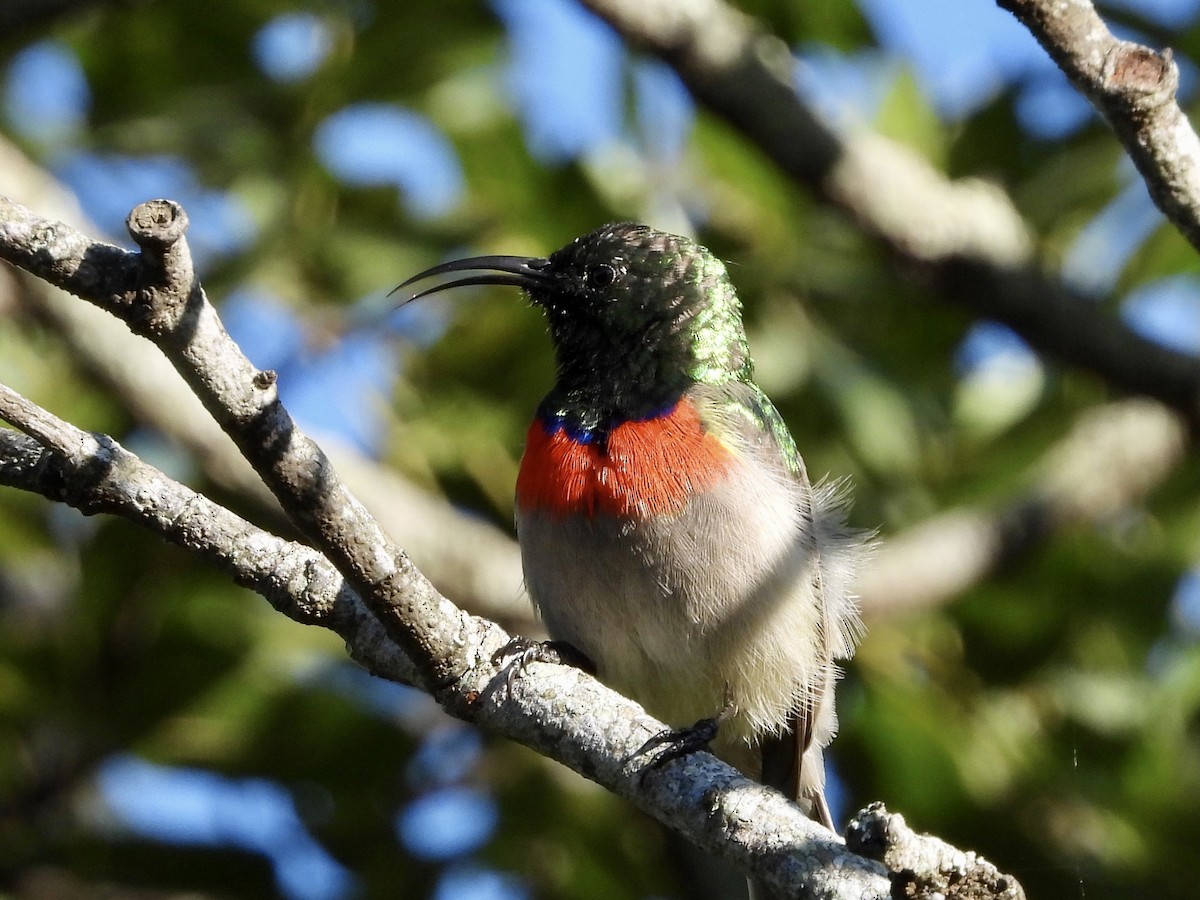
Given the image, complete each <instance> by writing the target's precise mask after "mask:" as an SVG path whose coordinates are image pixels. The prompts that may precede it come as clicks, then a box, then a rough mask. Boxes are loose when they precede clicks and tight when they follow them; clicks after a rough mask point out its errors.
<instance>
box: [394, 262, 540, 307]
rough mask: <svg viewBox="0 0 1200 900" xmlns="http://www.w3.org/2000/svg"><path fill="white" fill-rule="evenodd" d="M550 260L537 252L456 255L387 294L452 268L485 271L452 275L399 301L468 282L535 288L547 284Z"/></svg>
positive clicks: (452, 269)
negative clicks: (538, 255) (513, 254)
mask: <svg viewBox="0 0 1200 900" xmlns="http://www.w3.org/2000/svg"><path fill="white" fill-rule="evenodd" d="M549 265H550V260H548V259H543V258H541V257H537V256H472V257H470V258H469V259H455V260H451V261H450V262H445V263H442V264H440V265H437V266H433V267H431V268H428V269H426V270H425V271H424V272H418V273H417V274H416V275H414V276H413V277H412V278H409V279H407V280H406V281H403V282H401V283H400V284H398V285H396V286H395V287H394V288H392V289H391V290H390V291H389V292H388V296H389V297H390V296H391V295H392V294H394V293H396V291H399V290H402V289H403V288H406V287H408V286H409V285H410V284H412V283H413V282H416V281H421V280H423V279H425V278H432V277H434V276H435V275H447V274H449V273H451V272H472V271H475V272H480V271H482V272H486V273H488V274H483V275H468V276H466V277H465V278H453V279H451V280H450V281H444V282H442V283H441V284H435V285H434V286H433V287H429V288H425V289H424V290H423V291H417V292H416V293H415V294H412V295H411V296H409V297H408V298H407V299H405V300H404V301H403V303H401V305H402V306H403V305H404V303H410V302H411V301H413V300H416V299H418V298H420V297H427V296H428V295H430V294H436V293H437V292H438V291H444V290H447V289H448V288H455V287H464V286H466V285H470V284H505V285H509V286H511V287H519V288H524V289H525V290H527V291H529V290H534V289H535V288H539V287H545V286H547V285H549V284H550V282H551V279H550V275H549V274H548V273H547V272H546V269H547V267H548V266H549Z"/></svg>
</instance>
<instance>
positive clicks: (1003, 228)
mask: <svg viewBox="0 0 1200 900" xmlns="http://www.w3.org/2000/svg"><path fill="white" fill-rule="evenodd" d="M581 2H582V3H583V4H584V5H585V6H587V7H588V8H589V9H591V10H592V11H594V12H595V13H596V14H597V15H599V16H600V17H601V18H603V19H604V20H605V21H607V22H608V23H609V24H610V25H612V26H613V27H614V28H615V29H616V30H617V31H618V32H619V33H620V34H621V35H622V36H623V37H624V38H625V39H626V40H627V41H629V43H631V44H633V45H635V46H637V47H641V48H643V49H645V50H647V51H649V52H650V53H653V54H655V55H656V56H659V57H661V58H662V59H663V60H665V61H666V62H667V63H668V64H670V65H671V66H672V67H673V68H674V69H675V70H676V71H677V72H678V73H679V75H680V77H681V78H682V79H683V81H684V83H685V84H687V86H688V88H689V89H690V90H691V92H692V94H693V95H694V96H695V97H696V99H697V100H698V101H699V102H700V103H702V104H704V105H706V106H707V107H708V108H709V109H710V110H712V112H714V113H715V114H716V115H718V116H720V117H721V118H723V119H725V120H726V121H728V122H729V123H730V124H731V125H733V126H734V127H735V128H736V129H737V130H738V131H740V132H741V133H742V134H743V135H744V136H745V137H746V138H747V139H748V140H750V141H751V142H752V143H754V144H755V145H756V146H758V148H759V149H760V150H762V151H763V153H764V154H766V156H767V157H768V158H769V159H771V160H772V161H773V162H774V163H775V164H776V165H777V166H778V167H779V168H780V169H781V170H782V171H783V172H784V173H785V174H787V175H789V176H790V177H791V178H792V179H793V180H795V181H796V182H797V183H798V184H800V185H801V186H803V187H805V188H806V189H808V190H810V191H811V192H813V193H814V194H815V195H816V196H818V197H820V198H821V199H822V200H824V201H825V202H827V203H829V204H830V205H832V206H834V207H836V208H838V209H841V210H842V211H843V212H845V213H846V214H847V215H848V216H850V217H851V218H852V219H854V221H856V222H857V223H858V224H859V226H860V227H861V228H862V229H863V231H864V232H866V233H867V234H868V235H871V236H872V237H874V238H876V239H877V240H878V241H880V242H881V243H882V244H883V245H884V246H885V247H887V248H888V249H889V250H890V251H891V252H892V253H893V254H894V255H895V256H896V257H897V259H898V260H900V261H901V262H903V263H906V264H908V265H909V266H910V267H912V268H913V269H914V270H916V271H918V272H921V273H924V274H925V275H926V276H927V277H928V279H929V283H930V284H931V285H932V287H933V288H934V289H935V290H937V291H938V292H939V293H941V294H942V295H943V296H945V297H948V298H951V299H953V300H954V301H955V302H958V303H960V304H962V305H963V306H965V307H967V308H968V309H971V310H972V311H974V312H975V313H976V314H977V315H980V316H986V317H988V318H994V319H997V320H999V321H1002V322H1004V323H1006V324H1008V325H1009V326H1010V327H1012V328H1013V329H1014V330H1016V331H1017V332H1018V333H1019V334H1021V335H1022V336H1023V337H1024V338H1025V339H1026V340H1027V341H1029V342H1030V344H1032V345H1033V346H1034V347H1036V348H1038V349H1039V350H1042V351H1044V352H1045V353H1047V354H1049V355H1051V356H1055V357H1058V358H1059V359H1062V360H1063V361H1065V362H1067V363H1070V364H1073V365H1077V366H1080V367H1082V368H1084V369H1087V370H1089V371H1091V372H1094V373H1096V374H1097V375H1099V376H1100V377H1102V378H1103V379H1105V380H1106V381H1107V382H1108V383H1110V384H1111V385H1113V386H1114V387H1116V388H1118V389H1120V390H1124V391H1130V392H1133V393H1139V394H1144V395H1146V396H1148V397H1153V398H1155V399H1157V400H1159V401H1161V402H1162V403H1165V404H1166V405H1168V406H1170V407H1172V408H1173V409H1175V410H1177V411H1178V412H1180V413H1181V414H1182V415H1183V416H1184V417H1185V418H1186V419H1187V420H1188V422H1189V423H1191V424H1192V425H1193V426H1195V425H1200V361H1197V360H1195V359H1192V358H1190V357H1187V356H1184V355H1183V354H1180V353H1176V352H1175V351H1172V350H1169V349H1167V348H1165V347H1162V346H1160V345H1158V344H1155V343H1154V342H1152V341H1149V340H1147V339H1146V338H1143V337H1142V336H1141V335H1139V334H1137V333H1136V332H1134V331H1133V330H1132V329H1130V328H1129V327H1127V326H1126V325H1125V324H1124V323H1123V322H1121V321H1120V320H1119V319H1117V318H1116V317H1114V316H1111V315H1106V314H1104V313H1103V312H1102V311H1101V310H1100V309H1098V308H1097V306H1096V304H1095V303H1093V302H1092V301H1091V300H1089V299H1087V298H1086V297H1083V296H1081V295H1079V294H1076V293H1074V292H1072V291H1070V290H1068V289H1067V288H1065V287H1064V286H1063V285H1062V284H1060V283H1058V282H1055V281H1052V280H1050V279H1048V278H1047V277H1046V276H1045V275H1043V274H1042V273H1041V272H1040V271H1039V270H1038V269H1037V267H1036V264H1035V262H1034V260H1033V259H1032V241H1031V240H1030V238H1029V235H1028V233H1027V231H1026V228H1025V226H1024V223H1023V222H1022V220H1021V217H1020V215H1019V214H1018V213H1017V211H1016V210H1015V208H1014V207H1013V206H1012V203H1011V202H1010V201H1009V200H1008V198H1007V197H1006V196H1005V195H1004V194H1003V192H1001V191H1000V190H999V189H998V188H996V187H994V186H991V185H988V184H986V183H984V182H982V181H979V180H975V179H963V180H960V181H956V182H950V181H948V180H947V179H946V178H945V177H944V176H943V175H942V174H941V173H939V172H937V171H936V170H935V169H934V168H933V167H932V166H930V165H929V164H928V163H927V162H926V161H925V160H923V159H921V158H920V157H918V156H917V155H916V154H914V153H913V152H911V151H910V150H908V149H906V148H904V147H901V146H899V145H897V144H894V143H892V142H890V141H887V140H885V139H883V138H881V137H878V136H876V135H869V134H858V135H854V136H852V137H851V138H848V139H843V138H841V137H839V136H838V135H836V134H835V133H834V132H833V131H832V130H831V129H829V128H828V127H827V126H826V125H824V124H823V123H822V122H821V121H820V119H819V118H818V117H817V115H816V114H815V113H814V112H813V111H812V110H811V109H810V108H809V107H808V106H807V104H805V103H804V101H803V99H802V98H801V97H800V95H799V93H798V92H797V90H796V88H795V85H794V83H793V78H792V69H793V66H794V61H793V59H792V56H791V53H790V51H789V50H788V48H787V46H786V45H785V44H784V43H783V42H782V41H780V40H778V39H777V38H775V37H773V36H771V35H769V34H766V33H765V32H763V31H762V29H761V28H760V27H759V26H758V25H757V23H755V22H754V21H753V20H751V19H750V18H748V17H747V16H745V15H743V14H742V13H740V12H738V11H736V10H734V9H732V8H731V7H729V6H726V5H724V4H723V3H721V2H719V0H706V2H698V0H662V2H659V3H653V4H650V3H645V2H643V0H581Z"/></svg>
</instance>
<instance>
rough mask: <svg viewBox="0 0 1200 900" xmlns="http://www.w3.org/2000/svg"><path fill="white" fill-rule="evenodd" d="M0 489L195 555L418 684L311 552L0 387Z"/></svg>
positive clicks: (367, 661)
mask: <svg viewBox="0 0 1200 900" xmlns="http://www.w3.org/2000/svg"><path fill="white" fill-rule="evenodd" d="M0 419H3V420H4V421H6V422H8V423H9V424H11V425H13V426H15V427H17V428H19V429H20V430H21V431H23V432H25V434H26V435H29V437H24V436H22V435H20V434H17V433H16V432H14V431H10V430H9V429H7V428H4V429H0V484H3V485H6V486H8V487H14V488H18V489H20V490H24V491H30V492H32V493H37V494H41V495H42V496H43V497H46V498H47V499H49V500H54V501H56V502H59V503H65V504H67V505H68V506H72V507H74V508H75V509H78V510H79V511H80V512H82V513H84V514H85V515H94V514H96V513H109V514H112V515H117V516H121V517H122V518H125V519H128V520H129V521H131V522H135V523H137V524H139V525H142V526H143V527H145V528H148V529H149V530H150V531H153V532H154V533H155V534H157V535H159V536H160V537H162V538H164V539H165V540H168V541H170V542H171V543H173V544H176V545H177V546H179V547H182V548H183V549H185V550H188V551H190V552H192V553H195V554H197V555H198V556H200V557H201V558H202V559H204V560H206V561H208V562H209V563H211V564H212V565H214V566H215V567H216V568H217V569H219V570H220V571H222V572H225V573H227V574H228V575H230V576H231V577H232V578H233V580H234V581H235V582H237V583H238V584H240V585H242V586H243V587H248V588H250V589H251V590H253V591H255V592H256V593H258V594H260V595H261V596H262V597H264V598H265V599H266V600H267V601H268V602H269V603H270V604H271V605H272V606H273V607H274V608H275V609H276V610H278V611H279V612H281V613H283V614H284V615H285V616H287V617H288V618H290V619H293V620H294V621H296V622H300V623H302V624H304V625H319V626H321V627H322V628H328V629H330V630H331V631H334V632H336V633H337V634H338V635H340V636H341V637H342V639H343V640H345V641H346V644H347V647H348V649H349V651H350V654H351V656H353V657H354V659H355V660H357V661H358V662H359V663H361V664H362V665H363V666H364V667H365V668H367V669H368V670H370V671H371V672H373V673H374V674H376V675H380V676H382V677H384V678H388V679H390V680H392V681H398V682H401V683H404V684H415V683H416V679H417V675H416V670H415V669H414V668H413V665H412V662H411V661H410V660H409V659H408V658H407V657H406V656H405V655H404V654H403V653H402V652H400V649H399V648H398V647H397V646H396V645H395V644H394V643H393V642H392V641H391V640H389V639H388V637H387V636H386V635H385V634H384V632H383V628H382V627H381V626H380V624H379V622H378V620H377V619H376V618H375V617H374V616H372V615H371V613H370V612H368V611H367V609H366V607H365V606H364V605H363V603H362V600H361V599H360V598H359V596H358V595H357V594H356V593H355V592H354V591H353V590H352V589H351V588H350V587H349V586H348V585H347V584H346V582H345V579H343V578H342V576H341V575H340V574H339V573H338V571H337V570H336V569H335V568H334V567H333V566H332V565H330V564H329V561H328V560H327V559H325V557H324V556H322V555H321V554H320V553H318V552H317V551H315V550H313V549H312V548H311V547H306V546H305V545H303V544H298V543H295V542H293V541H285V540H284V539H282V538H279V537H276V536H275V535H273V534H271V533H269V532H267V531H263V530H262V529H261V528H258V527H257V526H255V525H253V524H251V523H250V522H247V521H246V520H245V519H243V518H241V517H240V516H237V515H235V514H234V513H232V512H230V511H229V510H227V509H226V508H225V507H223V506H221V505H219V504H217V503H214V502H213V501H212V500H209V499H208V498H207V497H205V496H204V495H203V494H198V493H196V492H195V491H193V490H191V489H190V488H188V487H187V486H186V485H183V484H180V483H179V482H177V481H175V480H173V479H171V478H169V477H167V476H166V475H164V474H163V473H162V472H161V471H159V470H158V469H156V468H154V467H153V466H151V465H148V464H147V463H145V462H143V461H142V460H141V459H140V458H139V457H138V456H137V455H136V454H133V453H130V452H129V451H128V450H126V449H125V448H124V447H122V446H121V445H120V444H119V443H117V442H116V441H115V440H113V438H111V437H109V436H108V435H105V434H91V433H88V432H86V431H81V430H80V429H78V428H76V427H75V426H74V425H71V424H69V423H67V422H64V421H62V420H61V419H59V418H57V417H55V416H53V415H51V414H50V413H48V412H47V411H46V410H44V409H41V408H40V407H38V406H36V405H34V404H33V403H31V402H30V401H28V400H27V399H25V398H24V397H21V396H20V395H18V394H17V393H16V392H15V391H13V390H12V389H11V388H9V387H7V386H6V385H3V384H0Z"/></svg>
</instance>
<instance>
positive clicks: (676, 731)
mask: <svg viewBox="0 0 1200 900" xmlns="http://www.w3.org/2000/svg"><path fill="white" fill-rule="evenodd" d="M736 713H737V704H736V703H734V702H733V698H732V697H730V696H729V691H728V690H726V692H725V706H724V707H723V708H722V709H721V711H720V712H719V713H717V714H716V715H715V716H710V717H709V718H707V719H701V720H700V721H699V722H696V723H694V724H692V725H689V726H688V727H686V728H671V729H668V730H666V731H662V732H659V733H658V734H656V735H655V736H654V737H652V738H650V740H648V741H646V743H644V744H642V746H641V747H640V748H639V749H638V751H637V753H636V754H635V756H649V757H650V761H649V762H648V763H647V764H646V768H645V770H643V771H649V770H651V769H661V768H662V767H663V766H665V765H666V764H667V763H669V762H670V761H671V760H673V759H681V758H682V757H685V756H688V755H690V754H692V753H695V752H697V751H698V750H707V749H708V745H709V744H711V743H712V741H713V739H714V738H715V737H716V736H717V733H718V732H719V731H720V730H721V725H722V724H723V723H724V722H726V721H728V720H729V719H730V718H731V717H732V716H733V715H734V714H736Z"/></svg>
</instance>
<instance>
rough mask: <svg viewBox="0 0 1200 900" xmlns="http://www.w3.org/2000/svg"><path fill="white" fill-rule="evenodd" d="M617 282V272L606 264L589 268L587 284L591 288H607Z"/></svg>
mask: <svg viewBox="0 0 1200 900" xmlns="http://www.w3.org/2000/svg"><path fill="white" fill-rule="evenodd" d="M616 280H617V270H616V269H614V268H613V267H612V266H610V265H608V264H606V263H601V264H600V265H598V266H589V267H588V270H587V283H588V285H590V286H591V287H596V288H606V287H608V286H609V285H610V284H612V283H613V282H614V281H616Z"/></svg>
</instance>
